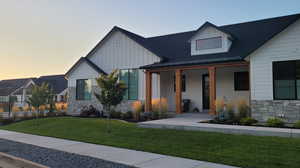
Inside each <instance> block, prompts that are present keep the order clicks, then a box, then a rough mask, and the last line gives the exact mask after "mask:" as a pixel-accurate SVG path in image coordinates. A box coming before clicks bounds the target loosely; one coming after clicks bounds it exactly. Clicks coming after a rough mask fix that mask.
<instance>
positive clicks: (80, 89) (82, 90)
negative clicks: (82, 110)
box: [76, 79, 92, 100]
mask: <svg viewBox="0 0 300 168" xmlns="http://www.w3.org/2000/svg"><path fill="white" fill-rule="evenodd" d="M91 98H92V80H90V79H79V80H77V82H76V99H77V100H91Z"/></svg>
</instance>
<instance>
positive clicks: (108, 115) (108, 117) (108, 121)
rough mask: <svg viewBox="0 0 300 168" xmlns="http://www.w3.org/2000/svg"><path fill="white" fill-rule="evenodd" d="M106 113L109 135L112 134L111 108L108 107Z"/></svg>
mask: <svg viewBox="0 0 300 168" xmlns="http://www.w3.org/2000/svg"><path fill="white" fill-rule="evenodd" d="M106 112H107V133H111V129H110V117H111V116H110V106H108V107H106Z"/></svg>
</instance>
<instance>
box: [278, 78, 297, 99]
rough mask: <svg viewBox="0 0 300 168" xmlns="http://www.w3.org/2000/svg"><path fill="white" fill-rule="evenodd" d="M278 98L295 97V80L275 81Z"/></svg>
mask: <svg viewBox="0 0 300 168" xmlns="http://www.w3.org/2000/svg"><path fill="white" fill-rule="evenodd" d="M274 87H275V98H276V99H283V100H284V99H295V98H296V94H295V92H296V91H295V81H294V80H276V81H275V83H274Z"/></svg>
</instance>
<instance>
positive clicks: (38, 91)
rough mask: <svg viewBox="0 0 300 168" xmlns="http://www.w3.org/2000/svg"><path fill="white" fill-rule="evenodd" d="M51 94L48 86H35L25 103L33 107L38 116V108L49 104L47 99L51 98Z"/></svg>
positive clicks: (44, 84)
mask: <svg viewBox="0 0 300 168" xmlns="http://www.w3.org/2000/svg"><path fill="white" fill-rule="evenodd" d="M51 94H52V93H51V90H50V89H49V85H48V84H46V83H43V84H42V85H41V86H37V85H35V86H34V87H33V88H32V92H31V97H29V98H28V100H27V103H28V104H29V105H30V106H32V107H34V108H35V109H36V110H37V113H38V115H40V107H41V106H42V105H46V104H47V103H48V102H49V98H51ZM52 99H53V97H52ZM38 115H37V116H38Z"/></svg>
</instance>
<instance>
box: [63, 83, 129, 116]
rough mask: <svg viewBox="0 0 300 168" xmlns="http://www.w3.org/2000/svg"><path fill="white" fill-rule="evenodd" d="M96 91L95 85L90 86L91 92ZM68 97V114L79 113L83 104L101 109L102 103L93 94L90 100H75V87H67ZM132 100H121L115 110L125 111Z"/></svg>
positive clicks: (97, 90)
mask: <svg viewBox="0 0 300 168" xmlns="http://www.w3.org/2000/svg"><path fill="white" fill-rule="evenodd" d="M94 92H98V93H99V89H98V87H96V86H93V87H92V93H94ZM68 94H69V97H68V112H67V113H68V114H69V115H79V114H80V110H81V109H82V108H83V107H84V106H89V105H93V106H94V107H95V108H97V109H98V110H100V111H102V110H103V108H102V105H101V104H100V103H99V101H98V100H97V99H96V97H95V95H94V94H92V99H91V100H76V88H75V87H69V92H68ZM132 102H133V101H123V102H122V103H121V104H120V105H119V106H117V107H116V111H121V112H127V111H129V110H131V103H132Z"/></svg>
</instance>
